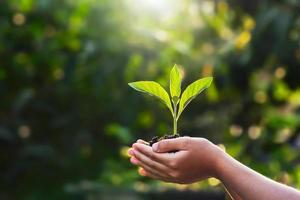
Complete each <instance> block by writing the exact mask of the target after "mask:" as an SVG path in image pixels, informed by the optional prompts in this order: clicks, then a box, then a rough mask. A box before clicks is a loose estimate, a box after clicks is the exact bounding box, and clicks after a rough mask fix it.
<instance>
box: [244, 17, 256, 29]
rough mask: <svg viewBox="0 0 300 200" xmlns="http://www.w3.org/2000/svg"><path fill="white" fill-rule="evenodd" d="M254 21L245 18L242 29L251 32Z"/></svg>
mask: <svg viewBox="0 0 300 200" xmlns="http://www.w3.org/2000/svg"><path fill="white" fill-rule="evenodd" d="M255 24H256V23H255V21H254V20H253V19H252V18H251V17H245V18H244V20H243V28H244V29H245V30H248V31H250V30H252V29H253V28H254V27H255Z"/></svg>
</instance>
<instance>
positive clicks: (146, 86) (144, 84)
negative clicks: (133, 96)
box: [128, 81, 173, 115]
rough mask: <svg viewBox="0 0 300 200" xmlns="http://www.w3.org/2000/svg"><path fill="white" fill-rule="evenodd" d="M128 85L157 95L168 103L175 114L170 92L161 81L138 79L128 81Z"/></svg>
mask: <svg viewBox="0 0 300 200" xmlns="http://www.w3.org/2000/svg"><path fill="white" fill-rule="evenodd" d="M128 85H129V86H130V87H132V88H133V89H135V90H137V91H139V92H144V93H147V94H149V95H151V96H155V97H157V98H158V99H160V100H161V101H162V102H163V103H164V104H166V106H167V107H168V108H169V109H170V111H171V113H172V115H173V108H172V105H171V101H170V97H169V94H168V93H167V91H166V90H165V89H164V88H163V87H162V86H161V85H160V84H159V83H156V82H154V81H137V82H131V83H128Z"/></svg>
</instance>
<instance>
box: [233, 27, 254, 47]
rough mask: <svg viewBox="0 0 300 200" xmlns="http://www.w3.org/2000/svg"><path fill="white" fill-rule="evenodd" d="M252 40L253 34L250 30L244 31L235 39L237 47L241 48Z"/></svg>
mask: <svg viewBox="0 0 300 200" xmlns="http://www.w3.org/2000/svg"><path fill="white" fill-rule="evenodd" d="M250 40H251V34H250V32H249V31H243V32H242V33H241V34H240V35H239V36H238V37H237V38H236V40H235V46H236V48H237V49H239V50H241V49H244V48H245V47H246V45H247V44H248V43H249V42H250Z"/></svg>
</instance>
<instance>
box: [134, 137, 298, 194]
mask: <svg viewBox="0 0 300 200" xmlns="http://www.w3.org/2000/svg"><path fill="white" fill-rule="evenodd" d="M174 150H177V152H176V153H166V152H170V151H174ZM129 154H130V155H131V156H132V157H131V162H132V163H133V164H136V165H139V166H141V167H142V170H140V173H141V174H142V175H145V176H149V177H151V178H155V179H159V180H163V181H167V182H174V183H182V184H187V183H193V182H196V181H201V180H203V179H206V178H209V177H215V178H218V179H219V180H221V181H222V182H223V184H224V185H225V186H226V188H227V189H228V190H229V192H230V193H231V194H232V196H233V197H234V198H235V199H251V200H256V199H267V200H268V199H272V200H277V199H278V200H279V199H291V200H293V199H295V200H296V199H300V192H299V191H298V190H296V189H293V188H291V187H288V186H285V185H282V184H280V183H277V182H275V181H272V180H270V179H268V178H266V177H264V176H262V175H261V174H259V173H257V172H255V171H253V170H251V169H250V168H248V167H246V166H244V165H242V164H241V163H239V162H238V161H236V160H235V159H233V158H232V157H230V156H229V155H228V154H226V153H225V152H224V151H222V150H221V149H220V148H219V147H218V146H216V145H214V144H212V143H211V142H209V141H208V140H206V139H203V138H190V137H182V138H176V139H169V140H163V141H160V142H158V143H156V144H155V145H153V147H152V148H151V147H149V146H148V145H145V144H141V143H135V144H133V148H132V149H131V150H130V151H129ZM233 191H234V192H233Z"/></svg>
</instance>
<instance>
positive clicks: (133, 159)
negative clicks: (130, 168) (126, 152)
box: [130, 157, 138, 165]
mask: <svg viewBox="0 0 300 200" xmlns="http://www.w3.org/2000/svg"><path fill="white" fill-rule="evenodd" d="M130 162H131V163H132V164H134V165H136V164H137V163H138V161H137V159H135V158H134V157H131V158H130Z"/></svg>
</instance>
